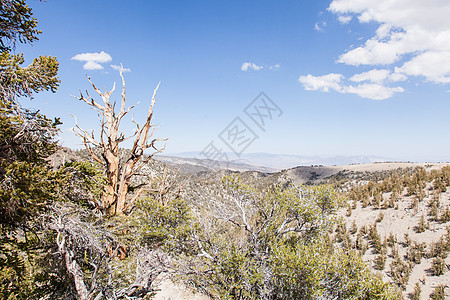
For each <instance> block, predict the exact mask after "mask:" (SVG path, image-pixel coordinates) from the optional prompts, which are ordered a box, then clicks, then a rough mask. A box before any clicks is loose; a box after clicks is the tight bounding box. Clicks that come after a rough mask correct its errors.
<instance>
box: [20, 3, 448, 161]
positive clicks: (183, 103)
mask: <svg viewBox="0 0 450 300" xmlns="http://www.w3.org/2000/svg"><path fill="white" fill-rule="evenodd" d="M28 3H29V5H30V7H32V9H33V12H34V16H35V17H36V18H37V20H38V27H39V29H40V30H42V34H41V35H40V39H39V41H37V42H35V43H33V45H19V46H18V47H17V49H16V52H23V53H24V55H25V58H26V60H27V63H29V62H31V60H32V59H33V57H36V56H39V55H51V56H56V57H57V58H58V61H59V63H60V71H59V77H60V80H61V84H60V87H59V89H58V91H57V92H56V93H55V94H51V93H39V94H37V95H36V96H35V99H33V100H32V101H27V100H25V101H23V105H24V106H26V107H33V108H36V109H39V110H40V111H42V112H43V113H45V114H46V115H47V116H49V117H61V120H62V121H63V123H64V124H63V125H62V126H61V133H60V137H59V139H60V141H61V144H62V145H63V146H66V147H71V148H81V147H82V143H81V141H80V139H79V138H78V137H77V136H75V135H74V133H73V132H71V131H70V130H71V129H72V128H73V127H74V125H75V121H74V118H73V117H72V116H71V115H70V114H74V115H76V116H77V119H78V125H80V126H81V127H83V128H85V129H86V130H96V129H98V127H99V124H100V121H99V119H98V116H97V112H96V111H94V110H92V109H90V108H89V107H88V105H86V104H85V103H83V102H81V101H79V100H77V98H76V97H74V96H78V95H79V93H80V91H82V92H83V93H84V92H85V91H86V90H87V91H88V92H89V94H90V95H91V96H93V97H94V99H96V100H97V101H99V102H101V98H100V97H97V96H96V95H95V92H94V91H93V89H92V87H91V86H90V84H89V81H88V80H87V76H89V77H90V78H91V80H92V81H93V82H94V83H95V84H96V85H97V86H98V87H99V88H100V89H102V90H104V89H105V87H106V88H108V90H109V89H111V87H112V85H113V83H114V82H116V83H117V86H118V88H117V91H116V93H115V94H113V96H112V99H117V100H118V99H119V98H120V94H119V92H120V88H121V79H120V76H119V72H118V70H117V69H118V68H120V67H119V66H120V65H121V64H122V65H123V67H124V73H123V74H124V76H125V80H126V90H127V104H128V105H129V106H131V105H135V104H137V103H138V102H139V104H137V106H136V107H135V108H134V110H133V111H132V112H133V113H132V117H133V119H134V120H135V121H136V122H141V123H142V122H143V121H144V120H145V117H146V112H147V110H148V106H149V104H150V101H151V97H152V94H153V90H154V88H155V87H156V85H157V84H158V82H161V85H160V87H159V90H158V92H157V102H156V105H155V108H154V123H155V124H157V131H156V132H155V137H158V138H168V141H167V146H166V150H165V153H166V154H173V153H180V152H188V151H203V153H206V152H208V153H211V151H212V149H215V150H214V151H216V153H219V152H218V151H234V152H235V153H237V154H240V153H254V152H265V153H281V154H292V155H308V156H312V155H319V156H332V155H375V156H380V157H385V158H389V159H393V160H412V161H449V160H450V139H449V134H448V132H449V128H450V118H449V117H448V114H449V111H450V101H449V97H450V18H448V16H449V15H450V2H449V1H448V0H429V1H423V0H333V1H331V0H328V1H325V0H303V1H299V0H297V1H289V0H287V1H262V0H259V1H195V0H194V1H151V0H146V1H143V0H142V1H137V0H136V1H116V0H109V1H97V0H89V1H87V0H78V1H69V0H67V1H58V0H47V1H46V2H40V1H37V0H30V1H28ZM261 93H262V94H261ZM121 129H122V130H123V131H124V132H125V133H132V132H133V130H134V124H133V123H132V119H131V113H130V115H129V116H128V117H127V118H124V119H123V123H122V125H121ZM94 132H95V133H97V131H94ZM125 147H126V145H125Z"/></svg>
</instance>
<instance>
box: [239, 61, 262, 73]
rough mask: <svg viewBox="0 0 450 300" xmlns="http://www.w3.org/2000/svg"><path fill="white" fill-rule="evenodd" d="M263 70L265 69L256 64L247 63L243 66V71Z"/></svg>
mask: <svg viewBox="0 0 450 300" xmlns="http://www.w3.org/2000/svg"><path fill="white" fill-rule="evenodd" d="M262 68H263V66H258V65H256V64H254V63H251V62H245V63H243V64H242V66H241V70H242V71H248V70H255V71H259V70H261V69H262Z"/></svg>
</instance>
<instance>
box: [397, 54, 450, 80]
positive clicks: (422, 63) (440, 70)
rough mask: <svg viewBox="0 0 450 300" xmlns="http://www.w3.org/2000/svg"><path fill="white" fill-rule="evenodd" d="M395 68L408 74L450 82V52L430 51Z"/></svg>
mask: <svg viewBox="0 0 450 300" xmlns="http://www.w3.org/2000/svg"><path fill="white" fill-rule="evenodd" d="M395 70H396V71H397V72H400V73H404V74H406V75H413V76H424V77H425V78H426V80H428V81H432V82H435V83H450V52H434V51H433V52H432V51H428V52H425V53H423V54H420V55H418V56H415V57H414V58H412V59H411V60H409V61H407V62H405V63H404V64H403V66H401V67H400V68H396V69H395Z"/></svg>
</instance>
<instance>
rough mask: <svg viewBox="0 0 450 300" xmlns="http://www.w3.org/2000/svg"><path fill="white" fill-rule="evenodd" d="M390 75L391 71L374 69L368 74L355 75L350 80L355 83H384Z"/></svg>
mask: <svg viewBox="0 0 450 300" xmlns="http://www.w3.org/2000/svg"><path fill="white" fill-rule="evenodd" d="M390 73H391V71H389V70H386V69H383V70H378V69H373V70H370V71H367V72H363V73H359V74H355V75H353V76H352V77H351V78H350V80H351V81H354V82H361V81H370V82H374V83H382V82H383V81H385V80H386V79H387V78H388V76H389V74H390Z"/></svg>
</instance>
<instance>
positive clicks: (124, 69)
mask: <svg viewBox="0 0 450 300" xmlns="http://www.w3.org/2000/svg"><path fill="white" fill-rule="evenodd" d="M110 67H111V68H113V69H114V70H116V71H120V69H122V66H118V65H110ZM123 72H131V69H129V68H123Z"/></svg>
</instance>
